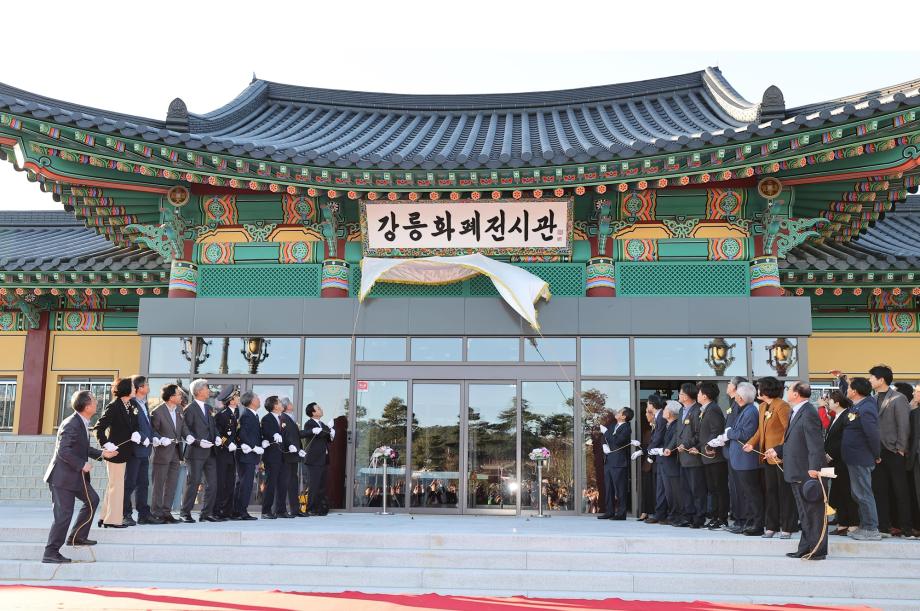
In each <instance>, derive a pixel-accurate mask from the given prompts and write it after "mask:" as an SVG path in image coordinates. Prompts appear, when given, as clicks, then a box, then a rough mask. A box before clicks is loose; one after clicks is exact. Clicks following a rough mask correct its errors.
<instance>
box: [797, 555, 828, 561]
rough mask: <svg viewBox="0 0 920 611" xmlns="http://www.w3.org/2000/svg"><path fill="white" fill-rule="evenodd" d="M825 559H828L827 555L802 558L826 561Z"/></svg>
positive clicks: (804, 558) (803, 558)
mask: <svg viewBox="0 0 920 611" xmlns="http://www.w3.org/2000/svg"><path fill="white" fill-rule="evenodd" d="M825 558H827V554H824V555H822V556H817V555H815V556H808V557H807V558H806V557H805V556H802V560H824V559H825Z"/></svg>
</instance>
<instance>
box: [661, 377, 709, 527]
mask: <svg viewBox="0 0 920 611" xmlns="http://www.w3.org/2000/svg"><path fill="white" fill-rule="evenodd" d="M696 395H697V388H696V384H693V383H692V382H684V383H683V384H681V386H680V392H679V393H678V397H677V399H678V401H679V402H680V404H681V413H680V418H679V419H678V420H677V422H676V426H677V430H676V431H675V434H674V437H675V439H674V445H673V446H670V447H669V448H668V449H670V450H672V451H673V450H677V452H678V461H679V462H680V485H681V494H682V496H683V498H682V499H681V501H682V504H683V508H684V519H683V520H680V521H678V522H677V523H676V524H673V526H690V527H691V528H702V527H703V524H704V523H705V522H706V478H705V476H704V475H703V462H702V460H700V456H699V452H695V453H694V452H691V451H690V450H691V448H692V449H693V450H696V448H697V447H699V437H700V406H699V404H698V403H697V402H696Z"/></svg>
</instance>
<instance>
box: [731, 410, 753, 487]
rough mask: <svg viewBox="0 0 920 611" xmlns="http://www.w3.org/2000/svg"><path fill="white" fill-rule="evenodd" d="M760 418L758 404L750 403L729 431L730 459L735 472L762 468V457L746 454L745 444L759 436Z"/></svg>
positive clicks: (751, 453)
mask: <svg viewBox="0 0 920 611" xmlns="http://www.w3.org/2000/svg"><path fill="white" fill-rule="evenodd" d="M759 418H760V416H759V413H758V409H757V404H756V403H749V404H747V405H745V406H744V407H742V408H741V412H740V413H739V414H738V419H737V420H735V426H733V427H732V428H731V430H730V431H728V439H729V442H728V443H729V444H730V445H729V446H728V459H729V461H731V465H732V469H734V470H735V471H751V470H753V469H759V468H760V457H759V456H758V455H757V454H754V453H753V452H745V451H744V449H743V448H744V444H745V443H747V440H748V439H750V438H752V437H753V436H754V435H756V434H757V429H758V426H759V422H760V420H759Z"/></svg>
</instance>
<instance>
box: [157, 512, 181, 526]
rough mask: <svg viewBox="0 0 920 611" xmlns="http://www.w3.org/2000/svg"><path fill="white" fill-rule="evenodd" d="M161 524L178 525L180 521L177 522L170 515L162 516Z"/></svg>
mask: <svg viewBox="0 0 920 611" xmlns="http://www.w3.org/2000/svg"><path fill="white" fill-rule="evenodd" d="M161 519H162V520H163V524H178V523H179V522H181V521H182V520H177V519H176V518H175V517H174V516H173V515H172V514H171V513H168V514H166V515H165V516H162V518H161Z"/></svg>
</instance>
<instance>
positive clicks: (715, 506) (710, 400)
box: [696, 380, 728, 530]
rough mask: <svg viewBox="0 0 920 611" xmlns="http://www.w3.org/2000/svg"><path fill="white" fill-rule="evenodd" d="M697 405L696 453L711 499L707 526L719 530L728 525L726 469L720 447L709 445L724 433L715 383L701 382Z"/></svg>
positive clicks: (722, 417)
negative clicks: (698, 426)
mask: <svg viewBox="0 0 920 611" xmlns="http://www.w3.org/2000/svg"><path fill="white" fill-rule="evenodd" d="M696 397H697V402H698V403H699V404H700V435H699V445H698V446H697V451H698V452H699V453H700V458H701V460H702V462H703V475H704V476H705V478H706V490H707V494H708V496H709V499H711V500H712V516H711V517H710V520H709V523H708V524H706V527H707V528H709V530H718V529H719V528H722V527H723V526H725V525H726V524H728V466H727V465H726V462H725V457H724V456H723V455H722V448H721V447H712V446H710V445H709V442H710V441H712V440H713V439H716V438H717V437H718V436H719V435H721V434H722V433H723V432H724V431H725V414H723V413H722V408H721V407H719V404H718V403H716V400H717V399H718V398H719V387H718V386H716V383H715V382H710V381H708V380H707V381H704V382H700V387H699V391H698V392H697V395H696Z"/></svg>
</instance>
